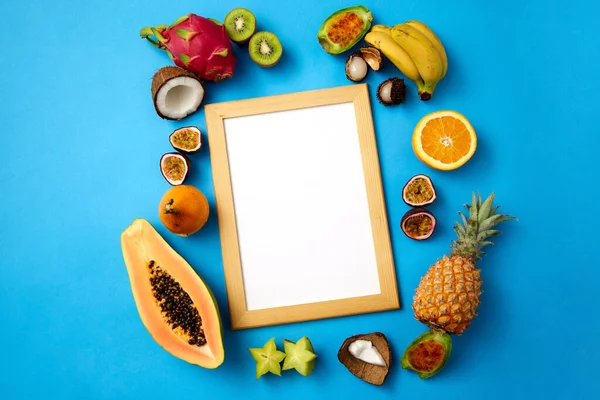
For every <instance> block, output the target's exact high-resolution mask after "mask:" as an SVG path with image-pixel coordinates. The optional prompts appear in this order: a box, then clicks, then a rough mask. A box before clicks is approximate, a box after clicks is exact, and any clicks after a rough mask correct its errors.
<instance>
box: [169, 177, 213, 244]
mask: <svg viewBox="0 0 600 400" xmlns="http://www.w3.org/2000/svg"><path fill="white" fill-rule="evenodd" d="M208 214H209V206H208V200H207V199H206V196H204V194H203V193H202V192H201V191H199V190H198V189H196V188H195V187H194V186H190V185H179V186H174V187H172V188H171V189H169V190H167V192H166V193H165V194H164V196H163V197H162V199H161V200H160V204H159V205H158V216H159V217H160V220H161V221H162V223H163V224H164V225H165V227H167V229H168V230H170V231H171V232H173V233H175V234H177V235H180V236H188V235H191V234H193V233H196V232H198V231H199V230H200V228H202V227H203V226H204V224H205V223H206V221H207V220H208Z"/></svg>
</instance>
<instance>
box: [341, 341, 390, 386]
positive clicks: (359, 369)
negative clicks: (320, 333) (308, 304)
mask: <svg viewBox="0 0 600 400" xmlns="http://www.w3.org/2000/svg"><path fill="white" fill-rule="evenodd" d="M363 342H367V343H369V344H370V345H371V346H372V347H373V348H374V350H375V351H377V354H378V355H379V356H380V357H381V358H382V359H383V360H380V359H379V357H377V362H372V360H369V361H364V360H363V358H364V357H357V356H356V355H355V353H356V351H357V349H356V348H355V347H356V343H358V345H359V346H360V345H361V344H364V343H363ZM338 360H339V361H340V362H341V363H342V364H344V366H345V367H346V368H348V371H350V372H351V373H352V374H354V375H355V376H356V377H357V378H359V379H362V380H363V381H365V382H368V383H370V384H372V385H377V386H381V385H383V382H385V378H386V377H387V374H388V372H389V371H390V366H391V365H392V364H391V361H392V352H391V350H390V345H389V343H388V341H387V338H386V337H385V335H384V334H383V333H381V332H373V333H369V334H366V335H365V334H361V335H355V336H352V337H349V338H348V339H346V340H344V343H343V344H342V347H340V350H339V351H338ZM380 361H383V362H380ZM382 364H383V365H382Z"/></svg>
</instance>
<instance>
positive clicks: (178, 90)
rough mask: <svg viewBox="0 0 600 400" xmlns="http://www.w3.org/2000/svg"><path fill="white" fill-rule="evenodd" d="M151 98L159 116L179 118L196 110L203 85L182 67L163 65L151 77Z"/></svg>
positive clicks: (200, 98)
mask: <svg viewBox="0 0 600 400" xmlns="http://www.w3.org/2000/svg"><path fill="white" fill-rule="evenodd" d="M152 99H153V101H154V109H155V110H156V113H157V114H158V115H159V117H161V118H164V119H173V120H180V119H183V118H185V117H187V116H188V115H190V114H193V113H195V112H196V111H197V110H198V108H199V107H200V104H202V100H204V86H202V83H201V82H200V80H199V79H198V78H197V77H196V76H195V75H194V74H192V73H191V72H188V71H186V70H184V69H183V68H179V67H171V66H170V67H163V68H161V69H159V70H158V71H157V72H156V73H155V74H154V77H153V78H152Z"/></svg>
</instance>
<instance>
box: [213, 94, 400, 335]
mask: <svg viewBox="0 0 600 400" xmlns="http://www.w3.org/2000/svg"><path fill="white" fill-rule="evenodd" d="M350 102H351V103H353V104H354V111H355V115H356V123H357V129H358V134H359V142H360V149H361V150H360V151H361V157H362V163H363V170H364V174H365V183H366V186H367V187H366V189H367V198H368V204H369V213H370V218H371V227H372V233H373V241H374V244H375V254H376V257H377V269H378V275H379V284H380V289H381V293H380V294H377V295H372V296H363V297H354V298H349V299H341V300H332V301H324V302H318V303H310V304H300V305H293V306H287V307H276V308H270V309H264V310H252V311H248V310H247V308H246V298H245V290H244V281H243V276H242V266H241V259H240V253H239V242H238V235H237V226H236V221H235V217H234V215H235V212H234V204H233V192H232V188H231V179H230V172H229V160H228V155H227V143H226V139H225V130H224V123H223V120H224V119H225V118H233V117H241V116H247V115H256V114H266V113H270V112H278V111H288V110H294V109H301V108H309V107H318V106H324V105H331V104H340V103H350ZM205 115H206V124H207V130H208V138H209V148H210V157H211V164H212V171H213V181H214V188H215V197H216V202H217V204H218V207H217V218H218V220H219V232H220V237H221V247H222V252H223V266H224V272H225V283H226V289H227V298H228V303H229V312H230V318H231V328H232V329H234V330H237V329H245V328H254V327H259V326H267V325H276V324H285V323H292V322H300V321H309V320H315V319H323V318H331V317H339V316H346V315H354V314H361V313H368V312H376V311H385V310H391V309H397V308H399V307H400V301H399V297H398V286H397V282H396V272H395V267H394V259H393V254H392V246H391V243H390V236H389V231H388V221H387V216H386V215H387V213H386V208H385V201H384V197H383V185H382V183H381V173H380V168H379V157H378V155H377V144H376V141H375V132H374V129H373V119H372V116H371V111H370V101H369V93H368V86H367V84H359V85H350V86H344V87H337V88H331V89H321V90H313V91H307V92H300V93H293V94H285V95H276V96H268V97H261V98H257V99H249V100H238V101H231V102H226V103H217V104H210V105H207V106H205Z"/></svg>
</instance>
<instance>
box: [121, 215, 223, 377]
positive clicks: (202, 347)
mask: <svg viewBox="0 0 600 400" xmlns="http://www.w3.org/2000/svg"><path fill="white" fill-rule="evenodd" d="M121 248H122V250H123V258H124V259H125V265H126V266H127V272H128V274H129V280H130V283H131V290H132V292H133V298H134V300H135V304H136V306H137V309H138V312H139V314H140V317H141V319H142V322H143V323H144V326H145V327H146V329H147V330H148V332H149V333H150V335H151V336H152V338H154V340H155V341H156V342H157V343H158V344H159V345H160V346H161V347H163V348H164V349H165V350H166V351H168V352H169V353H171V354H172V355H174V356H175V357H178V358H180V359H182V360H185V361H187V362H189V363H191V364H196V365H199V366H201V367H204V368H217V367H218V366H220V365H221V364H222V363H223V360H224V359H225V350H224V348H223V332H222V325H221V318H220V316H219V310H218V308H217V303H216V300H215V298H214V296H213V294H212V292H211V291H210V289H209V288H208V286H207V285H206V284H205V283H204V281H203V280H202V279H201V278H200V277H199V276H198V274H196V272H195V271H194V270H193V269H192V267H191V266H190V265H189V264H188V263H187V261H185V259H184V258H183V257H181V256H180V255H179V254H178V253H177V252H176V251H175V250H173V248H172V247H171V246H169V244H168V243H167V242H166V241H165V240H164V239H163V238H162V236H160V234H159V233H158V232H157V231H156V230H155V229H154V227H153V226H152V225H151V224H150V223H149V222H148V221H146V220H144V219H136V220H134V221H133V223H132V224H131V225H130V226H129V227H128V228H127V229H125V231H123V233H122V234H121Z"/></svg>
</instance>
